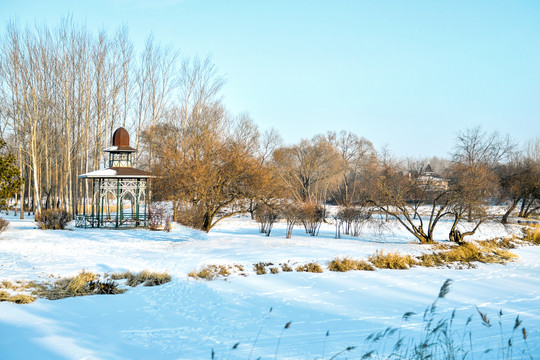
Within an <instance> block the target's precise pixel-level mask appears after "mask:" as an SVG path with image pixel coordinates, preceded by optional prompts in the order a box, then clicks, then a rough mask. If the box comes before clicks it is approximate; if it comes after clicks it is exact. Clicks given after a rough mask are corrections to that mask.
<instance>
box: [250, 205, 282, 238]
mask: <svg viewBox="0 0 540 360" xmlns="http://www.w3.org/2000/svg"><path fill="white" fill-rule="evenodd" d="M278 218H279V212H278V211H277V210H276V209H275V208H274V207H271V206H268V205H266V204H259V205H257V208H256V209H255V219H256V220H257V222H258V223H259V230H260V232H261V233H263V234H266V236H270V232H271V231H272V227H273V226H274V223H275V222H276V221H277V220H278Z"/></svg>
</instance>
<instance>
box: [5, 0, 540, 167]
mask: <svg viewBox="0 0 540 360" xmlns="http://www.w3.org/2000/svg"><path fill="white" fill-rule="evenodd" d="M70 14H71V15H72V16H73V19H74V20H75V21H76V22H85V23H86V24H87V26H88V28H89V29H91V30H95V31H97V30H99V29H101V28H105V29H110V30H111V31H112V30H115V29H116V28H117V27H118V26H119V25H122V24H126V25H127V26H128V28H129V30H130V34H131V37H132V39H133V41H134V43H135V44H136V46H142V44H143V43H144V40H145V39H146V37H147V36H148V34H149V33H150V32H152V33H153V34H154V36H155V38H156V39H157V40H159V41H161V42H163V43H164V44H170V45H173V46H174V47H176V48H178V49H180V50H181V51H182V53H183V54H185V55H196V54H199V55H203V56H204V55H207V54H212V56H213V60H214V62H215V63H216V65H217V66H218V68H219V70H220V72H221V73H223V74H224V75H225V76H226V78H227V85H226V86H225V89H224V93H223V94H224V96H225V103H226V104H227V105H228V107H229V108H230V109H231V111H233V112H241V111H247V112H249V113H250V114H251V116H252V117H253V119H254V120H255V122H256V123H257V124H259V126H260V127H261V129H263V130H264V129H266V128H270V127H272V126H273V127H275V128H276V129H278V130H279V132H280V133H281V135H282V136H283V138H284V139H285V141H286V142H287V143H293V142H296V141H298V140H300V139H301V138H309V137H311V136H313V135H315V134H317V133H321V132H326V131H328V130H333V131H339V130H341V129H345V130H350V131H353V132H355V133H357V134H358V135H361V136H364V137H366V138H367V139H369V140H371V141H373V143H374V144H375V146H376V147H377V148H380V147H381V146H383V145H385V144H387V145H388V146H389V148H390V149H391V150H392V152H393V153H394V154H396V155H399V156H414V157H416V156H431V155H437V156H445V155H446V154H447V153H448V152H449V151H450V150H451V147H452V142H453V139H454V136H455V134H456V133H457V132H458V131H460V130H465V129H467V128H470V127H475V126H477V125H481V126H482V128H483V129H484V130H487V131H491V130H497V131H499V132H501V133H509V134H510V135H511V136H512V137H513V138H514V139H516V140H517V141H520V142H523V141H526V140H528V139H531V138H533V137H536V136H539V135H540V1H511V0H507V1H498V0H490V1H470V0H467V1H434V0H426V1H397V0H396V1H387V0H378V1H360V0H358V1H338V0H335V1H317V0H310V1H293V0H289V1H281V0H274V1H269V0H268V1H255V0H251V1H249V0H243V1H240V0H184V1H175V0H155V1H151V0H148V1H146V0H138V1H137V0H112V1H103V0H93V1H73V0H72V1H67V0H65V1H56V0H54V1H53V0H49V1H30V0H1V1H0V20H1V21H2V22H3V23H5V22H6V21H7V20H8V19H16V20H18V21H19V23H21V24H27V23H28V24H33V23H34V22H38V23H42V22H46V23H47V24H49V25H51V26H54V25H56V24H58V23H59V21H60V19H61V18H63V17H66V16H67V15H70Z"/></svg>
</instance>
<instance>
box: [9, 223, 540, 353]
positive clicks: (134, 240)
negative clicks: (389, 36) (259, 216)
mask: <svg viewBox="0 0 540 360" xmlns="http://www.w3.org/2000/svg"><path fill="white" fill-rule="evenodd" d="M8 220H9V221H11V225H10V228H9V229H8V230H7V231H6V232H5V233H4V234H2V236H1V238H0V280H45V279H47V278H49V277H50V276H51V275H53V276H68V275H74V274H76V273H78V272H80V271H81V269H83V268H84V269H86V270H89V271H93V272H97V273H104V272H109V273H111V272H117V271H124V270H131V271H140V270H144V269H149V270H152V271H167V272H169V273H170V274H171V275H172V276H173V281H172V282H170V283H167V284H165V285H161V286H158V287H137V288H133V289H130V290H129V291H128V292H126V293H125V294H123V295H100V296H89V297H80V298H69V299H63V300H57V301H48V300H43V299H40V300H37V301H36V302H35V303H32V304H29V305H15V304H10V303H0V333H1V334H2V336H0V358H7V359H21V358H40V359H57V358H66V359H81V358H89V359H94V358H95V359H148V358H159V359H209V358H210V352H211V349H212V348H213V349H214V351H215V352H216V356H217V358H220V359H221V358H230V359H236V358H240V359H247V358H248V357H249V355H250V352H251V350H252V347H253V344H254V342H255V338H256V337H257V333H258V332H259V330H260V329H262V330H261V335H260V337H259V338H258V340H257V343H256V345H255V348H254V350H253V354H252V355H251V358H252V359H256V358H258V357H259V356H261V357H262V358H263V359H264V358H274V353H275V351H276V346H277V341H278V338H279V336H280V333H281V331H282V329H283V326H284V325H285V323H287V322H288V321H292V325H291V327H290V328H289V329H287V330H286V331H284V333H283V337H282V339H281V342H280V346H279V349H278V350H279V354H278V358H281V359H283V358H286V359H313V358H318V357H321V356H322V354H323V351H324V353H325V357H326V358H328V357H330V356H331V355H333V354H335V353H337V352H339V351H340V350H342V349H344V348H346V347H347V346H358V347H359V348H357V349H356V350H354V352H352V353H349V354H347V356H349V358H358V357H361V355H362V350H363V346H364V345H363V344H364V339H365V337H366V336H367V335H368V334H370V333H371V332H374V331H379V330H384V328H386V327H387V326H399V325H400V323H401V317H402V315H403V313H405V312H407V311H412V312H415V313H417V314H418V315H415V316H413V317H412V318H411V320H410V321H409V322H407V323H406V324H404V326H405V327H406V328H407V329H409V330H408V331H411V332H414V331H416V329H418V326H419V324H420V323H421V316H422V314H423V311H424V309H425V308H426V307H427V306H429V305H430V304H431V303H432V301H433V300H434V299H435V297H436V296H437V294H438V291H439V288H440V286H441V285H442V283H443V282H444V281H445V280H446V279H447V278H451V279H453V280H454V282H453V286H452V290H451V292H450V294H449V295H448V296H447V298H446V299H442V300H441V302H440V306H439V310H440V311H441V312H443V313H444V314H449V313H450V312H451V310H453V309H457V314H458V318H457V320H456V322H457V323H461V324H463V323H464V322H465V321H466V319H467V317H468V316H469V315H474V316H475V317H474V320H473V323H472V329H473V336H475V345H474V348H475V349H478V350H482V349H485V348H487V347H488V346H490V345H493V344H495V343H496V342H497V341H498V340H499V334H498V329H497V328H495V327H492V328H489V329H488V328H485V327H483V326H482V325H481V324H480V319H479V317H478V314H477V312H476V308H475V307H476V306H478V307H479V308H480V309H481V310H482V311H483V312H485V313H487V314H488V315H489V316H490V317H491V320H492V322H493V323H496V322H497V313H498V312H499V310H500V309H503V312H504V314H505V315H504V316H503V321H504V322H505V328H506V329H508V330H511V328H512V326H513V325H514V319H515V317H516V316H517V315H518V314H519V315H520V318H522V319H523V320H524V326H525V327H526V328H527V331H528V344H529V347H530V350H531V352H532V353H533V355H535V356H540V333H539V330H540V276H539V275H540V264H539V262H538V260H537V259H539V258H540V247H523V248H519V249H515V250H513V252H514V253H516V254H517V255H519V259H518V260H517V261H515V262H513V263H509V264H507V265H493V264H491V265H479V266H478V268H476V269H467V270H454V269H436V268H413V269H411V270H402V271H399V270H377V271H375V272H365V271H353V272H347V273H334V272H330V271H328V270H325V272H324V273H322V274H311V273H296V272H292V273H279V274H277V275H274V274H267V275H261V276H258V275H255V274H254V273H253V272H252V271H247V273H248V276H247V277H242V276H232V277H230V278H228V279H227V281H223V280H217V281H212V282H205V281H195V280H193V279H188V278H187V273H188V272H190V271H192V270H194V269H196V268H199V267H201V266H203V265H205V264H233V263H236V264H242V265H244V266H245V268H246V270H250V269H251V268H252V265H253V264H254V263H256V262H259V261H264V262H274V263H279V262H285V261H291V262H298V263H304V262H308V261H318V262H319V263H321V264H323V265H325V264H326V262H327V261H329V260H331V259H333V258H334V257H335V256H351V257H355V258H366V257H367V256H369V255H371V254H373V253H374V252H375V251H376V250H381V249H384V250H386V251H393V250H396V251H400V252H406V253H412V254H415V253H420V252H421V251H425V247H423V246H420V245H417V244H415V243H413V241H414V240H413V239H412V238H411V237H410V236H409V235H408V234H406V233H403V232H402V230H401V229H400V228H399V227H395V228H393V234H392V233H389V234H386V235H384V236H379V235H377V234H372V233H367V234H365V235H364V236H362V237H360V238H351V237H345V236H344V237H343V238H342V239H334V230H333V227H332V226H331V225H323V228H322V229H321V234H320V236H319V237H310V236H306V235H305V234H303V230H302V229H300V228H297V229H295V232H294V235H293V238H292V239H285V237H284V233H285V229H284V226H283V225H282V224H278V225H277V226H276V228H275V229H274V230H273V232H272V236H271V237H269V238H267V237H265V236H262V235H260V234H258V233H257V225H256V224H255V223H254V222H251V221H250V220H249V219H247V218H235V219H231V220H229V221H226V222H224V223H223V224H221V225H220V226H219V227H218V228H217V229H216V230H215V231H212V232H211V233H210V234H205V233H201V232H198V231H193V230H190V229H187V228H184V227H180V226H176V227H174V228H173V231H172V232H171V233H163V232H151V231H147V230H104V229H84V230H83V229H72V230H68V231H42V230H38V229H34V225H33V223H32V221H31V220H23V221H21V220H16V219H14V218H12V217H8ZM514 230H515V229H514ZM439 231H440V234H439V237H438V238H440V239H443V238H444V237H445V234H446V233H447V230H445V229H444V225H443V226H441V228H440V230H439ZM506 231H507V229H505V228H503V227H485V228H482V229H481V232H480V233H479V234H477V237H478V238H492V237H494V236H498V235H507V233H506ZM270 308H272V312H271V313H269V309H270ZM327 331H329V336H328V337H326V336H325V335H326V333H327ZM237 342H240V344H239V345H238V348H237V349H235V350H232V346H233V345H234V344H236V343H237ZM518 345H519V343H518ZM323 348H324V349H323ZM365 350H368V349H367V348H365ZM476 358H478V357H476V356H475V359H476ZM513 358H514V359H516V358H520V357H518V354H514V357H513Z"/></svg>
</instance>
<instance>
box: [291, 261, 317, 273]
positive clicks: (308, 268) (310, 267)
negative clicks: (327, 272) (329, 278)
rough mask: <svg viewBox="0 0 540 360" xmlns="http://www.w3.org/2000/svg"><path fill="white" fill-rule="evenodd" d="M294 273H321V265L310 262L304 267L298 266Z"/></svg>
mask: <svg viewBox="0 0 540 360" xmlns="http://www.w3.org/2000/svg"><path fill="white" fill-rule="evenodd" d="M296 271H297V272H311V273H322V272H323V270H322V267H321V265H319V264H317V263H314V262H310V263H307V264H305V265H299V266H297V267H296Z"/></svg>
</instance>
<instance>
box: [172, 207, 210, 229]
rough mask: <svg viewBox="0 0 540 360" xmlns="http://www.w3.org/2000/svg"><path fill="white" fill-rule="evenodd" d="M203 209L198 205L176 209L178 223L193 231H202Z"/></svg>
mask: <svg viewBox="0 0 540 360" xmlns="http://www.w3.org/2000/svg"><path fill="white" fill-rule="evenodd" d="M204 214H205V212H204V209H203V208H202V207H201V206H199V205H193V204H188V205H183V206H180V207H179V208H178V223H179V224H181V225H184V226H188V227H190V228H193V229H202V228H203V224H204Z"/></svg>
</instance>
